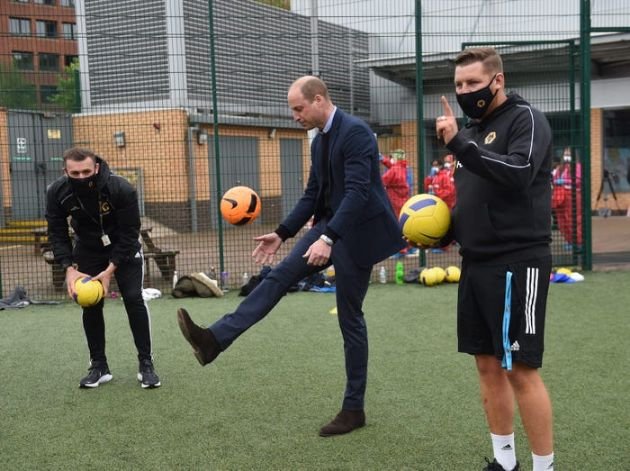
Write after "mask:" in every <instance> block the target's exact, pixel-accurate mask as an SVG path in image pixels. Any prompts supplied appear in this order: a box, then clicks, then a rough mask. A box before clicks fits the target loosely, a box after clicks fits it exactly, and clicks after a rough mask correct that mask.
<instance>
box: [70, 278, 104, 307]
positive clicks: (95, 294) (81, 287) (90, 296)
mask: <svg viewBox="0 0 630 471" xmlns="http://www.w3.org/2000/svg"><path fill="white" fill-rule="evenodd" d="M74 292H75V295H74V300H75V301H76V303H77V304H78V305H79V306H81V307H90V306H94V305H96V304H98V303H99V302H100V300H101V299H103V296H104V295H105V290H104V289H103V285H102V284H101V282H100V281H94V280H93V279H92V278H90V277H89V276H84V277H82V278H79V279H78V280H77V281H75V282H74Z"/></svg>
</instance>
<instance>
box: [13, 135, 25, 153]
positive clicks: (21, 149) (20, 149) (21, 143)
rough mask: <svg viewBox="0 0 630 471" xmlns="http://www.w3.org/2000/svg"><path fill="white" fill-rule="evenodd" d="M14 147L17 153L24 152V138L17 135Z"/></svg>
mask: <svg viewBox="0 0 630 471" xmlns="http://www.w3.org/2000/svg"><path fill="white" fill-rule="evenodd" d="M15 144H16V145H15V149H16V152H17V153H18V154H26V138H25V137H18V138H17V139H16V143H15Z"/></svg>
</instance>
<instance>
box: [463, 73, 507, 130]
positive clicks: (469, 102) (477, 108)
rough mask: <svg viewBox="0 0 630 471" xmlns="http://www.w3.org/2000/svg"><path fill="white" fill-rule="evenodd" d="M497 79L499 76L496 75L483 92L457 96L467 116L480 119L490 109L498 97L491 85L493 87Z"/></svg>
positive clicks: (478, 91)
mask: <svg viewBox="0 0 630 471" xmlns="http://www.w3.org/2000/svg"><path fill="white" fill-rule="evenodd" d="M496 77H497V74H494V77H492V79H491V80H490V83H489V84H488V85H486V86H485V87H483V88H482V89H481V90H477V91H475V92H470V93H461V94H459V95H457V103H459V107H460V108H461V109H462V111H463V112H464V114H465V115H466V116H468V117H469V118H472V119H479V118H481V117H482V116H483V115H484V114H485V112H486V111H487V110H488V108H489V107H490V103H492V100H494V97H495V96H496V95H497V93H496V92H495V93H492V91H491V90H490V85H492V82H494V79H495V78H496ZM497 92H498V90H497Z"/></svg>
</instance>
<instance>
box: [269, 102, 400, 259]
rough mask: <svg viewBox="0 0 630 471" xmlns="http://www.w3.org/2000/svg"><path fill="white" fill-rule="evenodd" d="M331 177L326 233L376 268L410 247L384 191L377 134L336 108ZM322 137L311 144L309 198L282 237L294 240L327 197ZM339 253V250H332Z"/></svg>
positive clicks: (306, 193) (306, 196) (283, 225)
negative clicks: (330, 211) (325, 192)
mask: <svg viewBox="0 0 630 471" xmlns="http://www.w3.org/2000/svg"><path fill="white" fill-rule="evenodd" d="M329 132H330V144H329V146H330V147H329V163H330V168H329V171H330V173H329V179H330V207H331V210H332V216H331V217H330V219H329V220H328V221H327V226H326V229H325V230H324V233H325V234H327V235H329V236H330V237H331V238H332V239H333V240H335V241H336V242H335V246H336V245H337V244H343V245H344V247H345V248H346V249H347V250H348V252H349V253H350V255H351V256H352V258H353V260H355V261H356V263H357V264H358V265H360V266H364V267H365V266H369V265H373V264H375V263H376V262H378V261H380V260H383V259H384V258H387V257H388V256H390V255H392V254H393V253H395V252H397V251H399V250H401V249H402V248H403V247H405V244H404V241H403V239H402V233H401V231H400V228H399V225H398V221H397V219H396V216H395V215H394V212H393V210H392V207H391V205H390V203H389V200H388V198H387V194H386V193H385V189H384V188H383V183H382V181H381V175H380V171H379V159H378V155H379V153H378V146H377V142H376V138H375V137H374V133H373V132H372V130H371V129H370V128H369V127H368V125H367V124H366V123H365V122H363V121H362V120H360V119H358V118H356V117H354V116H351V115H348V114H346V113H344V112H343V111H341V110H340V109H339V108H337V111H336V112H335V116H334V118H333V122H332V126H331V128H330V131H329ZM321 144H322V137H321V135H318V136H317V137H315V139H314V140H313V142H312V144H311V169H310V175H309V178H308V183H307V185H306V189H305V190H304V195H303V196H302V198H301V199H300V200H299V201H298V202H297V204H296V206H295V207H294V208H293V210H292V211H291V213H290V214H289V215H288V216H287V217H286V219H285V220H284V221H283V222H282V223H281V224H280V228H279V230H278V233H279V234H280V235H281V236H283V238H285V237H287V236H289V237H292V236H294V235H295V234H297V232H298V231H299V230H300V229H301V228H302V227H303V226H304V224H305V223H306V222H307V221H308V220H309V219H310V217H311V216H314V217H315V221H316V222H317V221H318V220H320V219H322V218H323V217H324V216H325V215H324V214H318V208H319V207H321V205H318V204H317V203H318V198H323V194H322V193H323V192H322V191H321V190H322V188H321V186H322V175H323V172H324V171H325V169H324V168H323V165H322V145H321ZM333 254H334V252H333Z"/></svg>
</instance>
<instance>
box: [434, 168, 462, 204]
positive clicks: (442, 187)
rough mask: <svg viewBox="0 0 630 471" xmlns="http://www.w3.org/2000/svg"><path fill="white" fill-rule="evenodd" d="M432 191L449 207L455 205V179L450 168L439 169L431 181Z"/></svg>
mask: <svg viewBox="0 0 630 471" xmlns="http://www.w3.org/2000/svg"><path fill="white" fill-rule="evenodd" d="M432 185H433V192H434V193H435V196H437V197H438V198H441V199H442V200H443V201H444V202H445V203H446V205H447V206H448V207H449V209H453V206H455V200H456V193H455V181H454V179H453V174H452V173H451V170H450V169H447V168H443V169H441V170H440V171H439V172H438V173H437V175H436V176H435V177H433V181H432Z"/></svg>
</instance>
